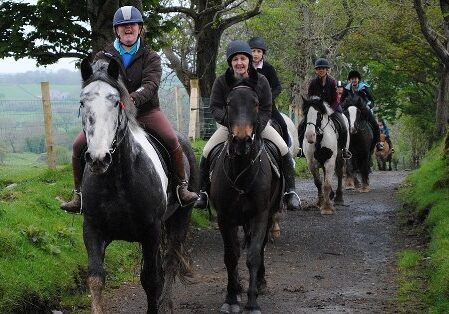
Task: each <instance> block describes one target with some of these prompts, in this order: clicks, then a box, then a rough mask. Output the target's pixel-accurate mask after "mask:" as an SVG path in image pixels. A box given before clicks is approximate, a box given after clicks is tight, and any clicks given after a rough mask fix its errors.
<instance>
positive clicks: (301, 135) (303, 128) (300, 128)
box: [297, 119, 307, 157]
mask: <svg viewBox="0 0 449 314" xmlns="http://www.w3.org/2000/svg"><path fill="white" fill-rule="evenodd" d="M306 126H307V124H306V120H305V119H303V120H302V121H301V122H300V123H299V125H298V141H299V152H298V156H297V157H304V152H303V147H302V142H303V141H304V135H305V133H306Z"/></svg>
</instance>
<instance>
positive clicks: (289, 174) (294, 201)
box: [282, 153, 301, 210]
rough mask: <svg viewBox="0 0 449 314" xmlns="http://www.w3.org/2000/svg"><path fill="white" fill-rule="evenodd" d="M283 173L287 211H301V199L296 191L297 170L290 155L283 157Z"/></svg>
mask: <svg viewBox="0 0 449 314" xmlns="http://www.w3.org/2000/svg"><path fill="white" fill-rule="evenodd" d="M282 173H283V174H284V178H285V194H284V203H285V205H286V206H287V210H299V209H301V199H300V198H299V196H298V194H296V191H295V190H296V189H295V169H294V166H293V159H292V157H291V155H290V153H288V154H287V155H285V156H282Z"/></svg>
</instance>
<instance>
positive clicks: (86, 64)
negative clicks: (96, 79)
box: [81, 58, 93, 82]
mask: <svg viewBox="0 0 449 314" xmlns="http://www.w3.org/2000/svg"><path fill="white" fill-rule="evenodd" d="M92 74H93V71H92V66H91V65H90V61H89V58H84V59H83V61H81V77H82V78H83V81H84V82H85V81H87V80H88V79H89V77H91V76H92Z"/></svg>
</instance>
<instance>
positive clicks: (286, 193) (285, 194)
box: [283, 191, 302, 207]
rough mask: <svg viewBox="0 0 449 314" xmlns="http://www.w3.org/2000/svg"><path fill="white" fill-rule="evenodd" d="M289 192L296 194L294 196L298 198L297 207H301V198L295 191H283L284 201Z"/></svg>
mask: <svg viewBox="0 0 449 314" xmlns="http://www.w3.org/2000/svg"><path fill="white" fill-rule="evenodd" d="M289 194H294V195H296V197H297V198H298V200H299V207H302V202H301V198H300V197H299V195H298V193H296V192H295V191H289V192H285V193H284V196H283V199H284V201H285V197H286V196H287V195H289Z"/></svg>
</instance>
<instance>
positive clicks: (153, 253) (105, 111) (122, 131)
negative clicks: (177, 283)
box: [80, 59, 198, 313]
mask: <svg viewBox="0 0 449 314" xmlns="http://www.w3.org/2000/svg"><path fill="white" fill-rule="evenodd" d="M81 74H82V78H83V86H82V90H81V106H80V110H81V113H82V124H83V129H84V131H85V133H86V138H87V151H86V153H85V158H86V167H85V170H84V176H83V182H82V191H81V192H82V210H83V213H84V225H83V237H84V243H85V246H86V249H87V254H88V264H89V265H88V286H89V289H90V293H91V296H92V312H93V313H103V304H102V290H103V287H104V284H105V270H104V267H103V261H104V257H105V253H106V247H107V246H108V244H109V243H111V241H114V240H125V241H131V242H140V243H141V245H142V254H143V265H142V267H141V274H140V280H141V283H142V286H143V288H144V290H145V292H146V295H147V301H148V313H158V311H159V310H160V309H161V310H162V309H164V310H170V309H171V308H172V301H171V296H172V284H173V282H174V280H175V277H176V275H179V274H180V272H181V273H182V270H184V271H187V270H186V267H187V264H186V263H185V261H184V260H183V258H182V252H183V251H182V244H183V242H184V240H185V237H186V233H187V229H188V223H189V218H190V213H191V206H190V207H183V208H181V207H180V206H179V205H178V202H177V200H176V197H175V196H174V195H173V194H174V193H172V192H171V187H170V178H169V176H168V174H167V172H166V171H164V162H163V161H162V159H161V158H159V155H158V153H157V151H156V149H155V148H154V146H153V145H152V144H150V142H149V140H148V138H147V135H146V133H145V132H144V130H143V129H142V128H140V127H139V125H138V123H137V122H136V120H135V114H136V108H135V106H134V105H133V103H132V101H131V99H130V96H129V94H128V92H127V90H126V88H125V86H124V85H123V84H122V82H121V81H120V79H119V64H118V63H117V62H116V61H114V60H111V61H110V62H107V61H105V60H98V61H96V62H95V63H94V64H93V65H91V64H90V63H89V61H88V60H87V59H85V60H83V62H82V64H81ZM180 142H181V145H183V148H184V152H186V155H187V158H185V162H186V163H189V165H187V166H186V169H188V171H189V174H188V175H190V180H189V181H190V184H191V188H193V189H194V187H193V185H196V184H197V181H198V178H197V177H196V172H195V161H194V157H193V152H192V150H191V149H190V147H189V144H188V142H187V141H185V140H184V139H180ZM167 192H168V193H167ZM162 238H164V239H166V247H164V252H165V254H164V255H163V256H161V248H160V246H161V240H162Z"/></svg>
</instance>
